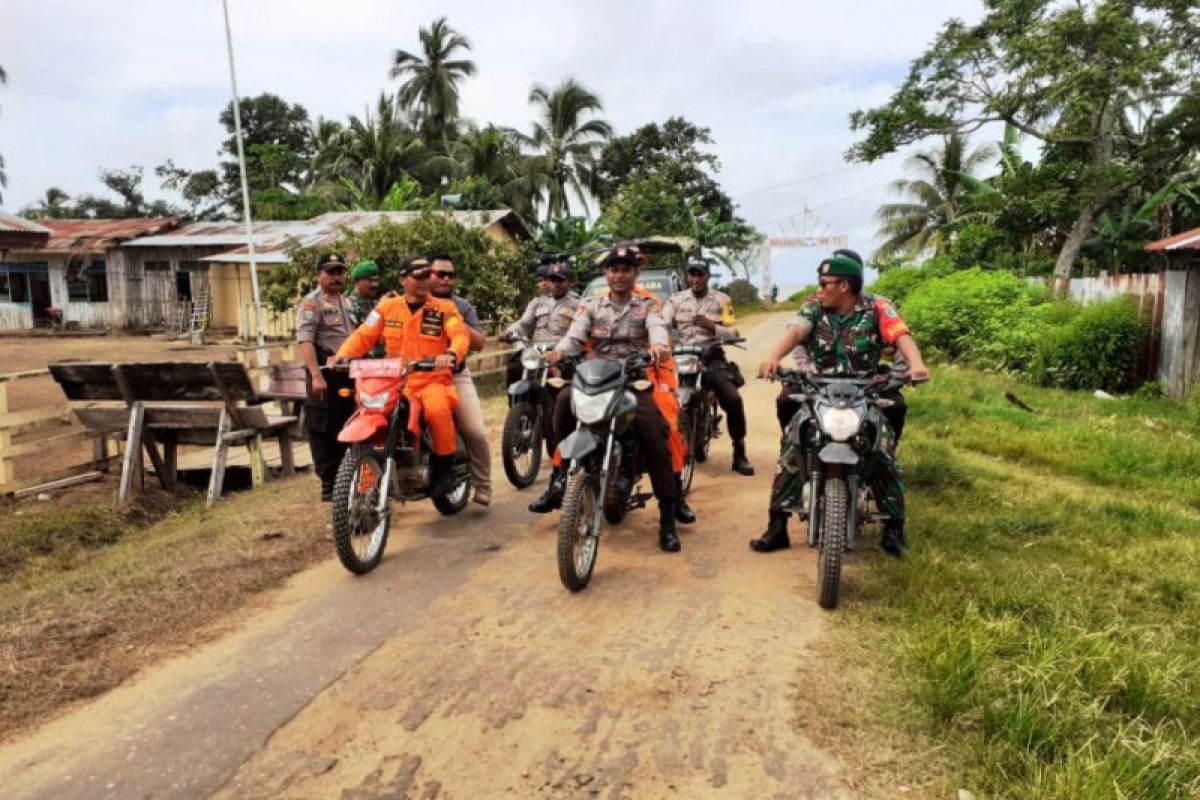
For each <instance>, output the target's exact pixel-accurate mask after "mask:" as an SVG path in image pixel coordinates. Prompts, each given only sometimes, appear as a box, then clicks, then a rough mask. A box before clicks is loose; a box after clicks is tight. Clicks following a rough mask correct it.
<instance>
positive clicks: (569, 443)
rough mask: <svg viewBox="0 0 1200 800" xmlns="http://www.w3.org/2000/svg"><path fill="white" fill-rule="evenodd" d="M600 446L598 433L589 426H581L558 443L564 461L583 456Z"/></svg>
mask: <svg viewBox="0 0 1200 800" xmlns="http://www.w3.org/2000/svg"><path fill="white" fill-rule="evenodd" d="M599 446H600V442H599V440H598V439H597V438H596V435H595V434H594V433H592V432H591V431H589V430H588V429H587V428H580V429H579V430H577V431H575V432H574V433H572V434H571V435H570V436H568V437H567V438H565V439H563V440H562V441H561V442H559V443H558V452H559V454H560V455H561V456H562V458H563V460H564V461H574V460H576V459H580V458H583V457H584V456H586V455H587V454H588V453H591V452H593V451H594V450H595V449H596V448H597V447H599Z"/></svg>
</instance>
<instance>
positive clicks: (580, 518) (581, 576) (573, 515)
mask: <svg viewBox="0 0 1200 800" xmlns="http://www.w3.org/2000/svg"><path fill="white" fill-rule="evenodd" d="M599 548H600V531H599V530H597V529H596V479H595V477H594V476H592V475H590V474H589V473H587V472H586V471H584V470H578V471H576V472H575V473H574V474H573V475H571V477H570V478H569V479H568V480H567V489H566V491H565V492H564V493H563V512H562V517H561V518H560V519H559V521H558V577H559V580H561V581H562V585H563V586H565V587H566V588H567V589H568V590H569V591H572V592H579V591H583V590H584V589H585V588H587V585H588V583H589V582H590V581H591V580H592V571H593V570H594V569H595V568H596V553H597V551H598V550H599Z"/></svg>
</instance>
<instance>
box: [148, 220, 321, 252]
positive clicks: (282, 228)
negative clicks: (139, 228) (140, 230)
mask: <svg viewBox="0 0 1200 800" xmlns="http://www.w3.org/2000/svg"><path fill="white" fill-rule="evenodd" d="M314 231H315V229H314V227H313V225H312V222H311V221H304V220H300V221H281V222H280V221H271V222H256V223H254V243H255V244H258V243H260V242H267V241H270V240H272V239H275V238H279V237H283V236H288V235H304V234H307V233H313V232H314ZM245 244H246V227H245V225H243V224H242V223H240V222H193V223H191V224H188V225H183V226H181V227H179V228H176V229H175V230H173V231H171V232H170V233H167V234H162V235H159V236H143V237H141V238H139V239H134V240H133V241H131V242H129V243H128V246H129V247H225V246H229V247H234V246H237V245H245Z"/></svg>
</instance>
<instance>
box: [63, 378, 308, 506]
mask: <svg viewBox="0 0 1200 800" xmlns="http://www.w3.org/2000/svg"><path fill="white" fill-rule="evenodd" d="M50 372H51V375H53V376H54V379H55V380H56V381H58V383H59V385H60V386H62V388H63V392H64V393H65V394H66V396H67V398H68V399H69V400H75V401H87V400H93V401H95V400H121V401H123V402H124V403H125V408H123V409H122V408H113V407H85V408H77V409H75V413H76V415H77V416H78V417H79V419H80V421H81V422H82V423H83V424H84V425H85V426H86V427H87V428H88V429H89V430H91V431H94V432H97V433H105V434H116V433H119V432H120V431H121V430H124V431H125V434H124V438H125V440H126V448H125V457H124V459H123V462H122V469H121V484H120V490H119V492H118V503H121V504H123V503H125V502H127V501H128V500H129V498H130V496H131V495H132V494H133V492H134V491H135V489H136V488H138V487H140V486H141V483H142V481H144V475H145V470H144V468H143V466H142V460H141V459H142V453H143V451H144V452H145V454H146V455H148V456H149V457H150V461H151V463H152V464H153V467H154V471H155V474H156V475H157V476H158V478H159V481H160V482H161V483H162V485H163V487H164V488H165V489H167V490H168V491H173V490H174V488H175V485H176V482H177V480H178V474H177V473H178V470H177V463H178V460H177V454H178V447H179V445H180V444H195V445H212V446H213V461H212V474H211V476H210V478H209V485H208V504H209V505H210V506H211V505H212V504H213V503H215V502H216V500H217V498H218V497H220V495H221V489H222V487H223V485H224V481H225V460H226V456H227V454H228V451H229V446H230V445H233V444H244V445H245V446H246V447H247V449H248V450H249V455H250V469H251V475H252V480H253V484H254V485H255V486H260V485H262V483H263V482H264V481H265V480H266V478H267V475H268V470H267V465H266V460H265V458H264V456H263V448H262V443H263V438H264V437H277V438H278V439H279V452H280V459H281V463H282V466H283V471H284V473H285V474H290V473H292V472H294V471H295V463H294V461H293V455H292V433H291V429H292V425H293V424H294V423H295V422H296V417H294V416H287V415H269V414H267V413H266V412H265V410H264V409H263V408H262V407H261V404H262V403H263V402H264V401H265V400H266V398H264V397H260V396H259V395H258V394H256V393H255V391H254V388H253V386H252V385H251V383H250V378H249V376H248V375H247V373H246V369H245V367H243V366H242V365H241V364H238V363H235V362H210V363H208V364H195V363H176V362H165V363H142V364H116V365H113V364H54V365H51V367H50ZM160 443H161V445H162V452H161V454H160V453H159V444H160Z"/></svg>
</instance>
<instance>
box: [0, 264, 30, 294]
mask: <svg viewBox="0 0 1200 800" xmlns="http://www.w3.org/2000/svg"><path fill="white" fill-rule="evenodd" d="M28 302H29V273H28V271H27V270H26V269H13V268H6V267H4V266H3V265H0V303H28Z"/></svg>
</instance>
